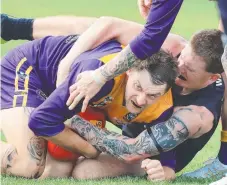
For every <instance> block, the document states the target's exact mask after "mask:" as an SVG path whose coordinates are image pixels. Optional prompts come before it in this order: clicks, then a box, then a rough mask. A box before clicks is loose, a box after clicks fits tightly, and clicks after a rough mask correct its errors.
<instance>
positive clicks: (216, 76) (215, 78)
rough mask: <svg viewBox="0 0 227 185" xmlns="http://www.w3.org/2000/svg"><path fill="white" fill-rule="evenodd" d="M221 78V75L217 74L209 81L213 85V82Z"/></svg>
mask: <svg viewBox="0 0 227 185" xmlns="http://www.w3.org/2000/svg"><path fill="white" fill-rule="evenodd" d="M220 77H221V75H220V74H218V73H217V74H212V75H211V77H210V80H209V81H210V82H211V83H213V82H215V81H216V80H217V79H219V78H220ZM211 83H210V84H211Z"/></svg>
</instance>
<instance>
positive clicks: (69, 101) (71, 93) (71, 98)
mask: <svg viewBox="0 0 227 185" xmlns="http://www.w3.org/2000/svg"><path fill="white" fill-rule="evenodd" d="M79 94H80V92H79V91H77V90H74V91H72V92H70V96H69V98H68V100H67V102H66V105H67V106H70V105H71V104H72V102H73V100H74V98H76V97H77V96H78V95H79Z"/></svg>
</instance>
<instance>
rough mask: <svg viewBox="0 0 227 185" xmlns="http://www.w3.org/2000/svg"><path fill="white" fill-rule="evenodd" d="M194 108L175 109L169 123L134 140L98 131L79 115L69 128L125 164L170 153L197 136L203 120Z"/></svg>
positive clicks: (155, 127)
mask: <svg viewBox="0 0 227 185" xmlns="http://www.w3.org/2000/svg"><path fill="white" fill-rule="evenodd" d="M194 107H196V106H188V107H182V108H178V110H177V111H175V112H174V114H173V115H172V117H171V118H170V119H169V120H168V121H166V122H163V123H159V124H157V125H154V126H153V127H151V128H148V129H147V130H145V131H143V132H142V133H141V134H140V135H139V136H138V137H136V138H128V137H126V136H122V135H121V134H117V133H115V132H110V131H107V130H101V129H99V128H97V127H94V126H93V125H91V124H89V122H87V121H85V120H83V119H82V118H80V117H78V116H74V117H73V119H72V122H71V128H72V129H73V130H74V131H76V132H77V133H78V134H79V135H81V136H82V137H84V138H85V139H86V140H87V141H88V142H89V143H91V144H92V145H93V146H95V147H96V148H97V149H98V150H100V151H102V152H107V153H109V154H110V155H112V156H114V157H116V158H118V159H120V160H123V161H125V162H133V161H136V160H139V159H144V158H147V157H149V156H154V155H157V154H159V153H160V152H162V151H168V150H171V149H173V148H175V147H176V146H177V145H179V144H180V143H182V142H183V141H185V140H186V139H188V138H189V137H194V136H195V135H197V134H198V132H200V130H201V126H202V122H204V120H201V118H200V115H198V113H196V111H197V109H195V108H194Z"/></svg>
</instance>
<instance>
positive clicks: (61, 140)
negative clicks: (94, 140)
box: [43, 127, 99, 158]
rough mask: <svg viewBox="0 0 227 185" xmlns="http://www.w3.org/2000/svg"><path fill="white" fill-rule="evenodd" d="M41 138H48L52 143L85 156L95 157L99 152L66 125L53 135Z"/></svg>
mask: <svg viewBox="0 0 227 185" xmlns="http://www.w3.org/2000/svg"><path fill="white" fill-rule="evenodd" d="M43 138H44V139H46V140H50V141H52V142H53V143H56V144H58V145H59V146H62V147H64V148H66V149H68V150H69V151H72V152H75V153H79V154H81V155H83V156H85V157H87V158H95V157H97V156H98V154H99V152H98V151H97V150H96V149H95V148H94V147H93V146H92V145H91V144H90V143H88V142H87V141H85V140H84V139H83V138H81V137H80V136H79V135H77V134H76V133H74V132H73V131H72V130H71V129H70V128H68V127H65V129H64V130H63V131H62V132H60V133H59V134H57V135H55V136H51V137H43ZM65 141H67V142H65Z"/></svg>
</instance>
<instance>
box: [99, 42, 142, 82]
mask: <svg viewBox="0 0 227 185" xmlns="http://www.w3.org/2000/svg"><path fill="white" fill-rule="evenodd" d="M137 62H140V60H139V59H138V58H137V57H136V56H135V54H134V53H133V52H132V50H131V48H130V46H127V47H125V48H124V50H122V51H121V52H120V53H119V55H118V56H116V57H115V58H114V59H112V60H111V61H110V62H108V63H107V64H105V65H104V66H102V67H101V68H100V71H101V74H102V75H103V76H104V77H105V78H106V80H110V79H113V78H114V77H115V76H118V75H119V74H122V73H124V72H126V71H127V70H128V69H130V68H131V67H132V66H133V65H134V64H135V63H137Z"/></svg>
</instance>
